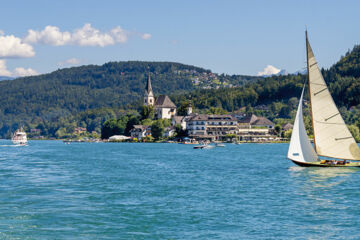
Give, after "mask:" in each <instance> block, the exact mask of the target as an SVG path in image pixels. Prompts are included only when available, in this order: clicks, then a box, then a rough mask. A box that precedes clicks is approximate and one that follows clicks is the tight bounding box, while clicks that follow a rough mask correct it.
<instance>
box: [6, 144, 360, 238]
mask: <svg viewBox="0 0 360 240" xmlns="http://www.w3.org/2000/svg"><path fill="white" fill-rule="evenodd" d="M287 148H288V144H240V145H234V144H226V147H225V148H214V149H206V150H197V149H193V146H192V145H183V144H161V143H159V144H157V143H147V144H144V143H71V144H69V145H66V144H64V143H63V142H61V141H30V142H29V146H27V147H14V146H12V145H11V142H10V141H8V140H1V141H0V213H1V214H0V239H360V231H359V228H360V223H359V217H360V203H359V202H360V201H359V200H360V188H359V185H360V172H359V171H360V169H359V170H358V169H338V168H301V167H297V166H295V165H294V164H293V163H292V162H291V161H289V160H287V159H286V154H287Z"/></svg>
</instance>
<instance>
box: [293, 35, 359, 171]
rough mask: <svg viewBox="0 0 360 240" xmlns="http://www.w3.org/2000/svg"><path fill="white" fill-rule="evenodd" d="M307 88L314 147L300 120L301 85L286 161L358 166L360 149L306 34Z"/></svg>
mask: <svg viewBox="0 0 360 240" xmlns="http://www.w3.org/2000/svg"><path fill="white" fill-rule="evenodd" d="M305 35H306V53H307V54H306V56H307V75H308V81H307V86H308V90H309V102H310V115H311V119H312V122H311V126H312V130H313V135H314V147H313V145H312V144H311V142H310V140H309V138H308V135H307V132H306V129H305V124H304V120H303V109H302V105H303V97H304V89H305V85H306V83H305V84H304V86H303V89H302V92H301V97H300V101H299V106H298V109H297V113H296V117H295V122H294V127H293V132H292V135H291V140H290V146H289V150H288V154H287V158H288V159H290V160H291V161H292V162H293V163H295V164H297V165H299V166H302V167H360V162H359V161H360V149H359V146H358V145H357V143H356V141H355V139H354V137H353V136H352V134H351V133H350V131H349V129H348V127H347V126H346V124H345V122H344V119H343V118H342V117H341V114H340V112H339V110H338V108H337V107H336V105H335V103H334V100H333V99H332V97H331V94H330V92H329V89H328V87H327V85H326V83H325V81H324V78H323V76H322V74H321V71H320V69H319V67H318V64H317V62H316V59H315V56H314V53H313V51H312V49H311V46H310V43H309V40H308V35H307V31H306V32H305Z"/></svg>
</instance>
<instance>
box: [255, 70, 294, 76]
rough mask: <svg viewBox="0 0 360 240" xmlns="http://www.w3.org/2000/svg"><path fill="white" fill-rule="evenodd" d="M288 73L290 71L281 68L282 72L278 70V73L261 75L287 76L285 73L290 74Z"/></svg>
mask: <svg viewBox="0 0 360 240" xmlns="http://www.w3.org/2000/svg"><path fill="white" fill-rule="evenodd" d="M288 74H289V73H288V72H287V71H286V70H285V69H281V70H280V72H278V73H273V74H267V75H261V77H272V76H285V75H288Z"/></svg>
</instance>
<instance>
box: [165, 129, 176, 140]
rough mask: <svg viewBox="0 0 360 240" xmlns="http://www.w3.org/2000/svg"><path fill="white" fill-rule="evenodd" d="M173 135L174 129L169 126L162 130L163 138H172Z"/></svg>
mask: <svg viewBox="0 0 360 240" xmlns="http://www.w3.org/2000/svg"><path fill="white" fill-rule="evenodd" d="M174 135H175V127H174V126H170V127H166V128H165V129H164V133H163V137H167V138H168V137H173V136H174Z"/></svg>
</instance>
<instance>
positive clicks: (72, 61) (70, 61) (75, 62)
mask: <svg viewBox="0 0 360 240" xmlns="http://www.w3.org/2000/svg"><path fill="white" fill-rule="evenodd" d="M80 63H81V61H80V60H79V59H77V58H70V59H68V60H65V61H63V62H59V63H58V65H59V66H65V65H79V64H80Z"/></svg>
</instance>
